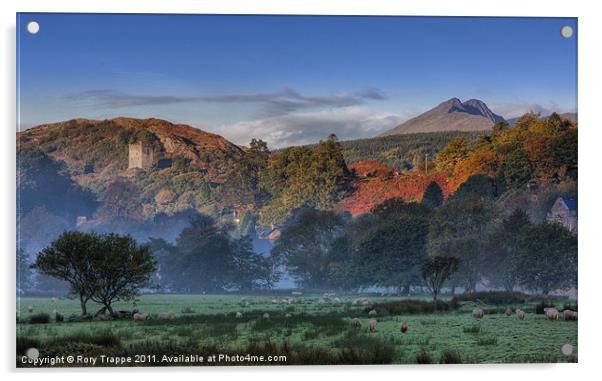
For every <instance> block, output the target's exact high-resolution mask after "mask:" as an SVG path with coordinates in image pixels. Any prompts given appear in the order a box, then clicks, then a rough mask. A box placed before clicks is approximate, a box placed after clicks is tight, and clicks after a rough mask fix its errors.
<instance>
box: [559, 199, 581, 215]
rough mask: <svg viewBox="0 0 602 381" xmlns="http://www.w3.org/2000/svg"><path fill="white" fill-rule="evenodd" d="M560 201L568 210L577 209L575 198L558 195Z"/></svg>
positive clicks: (573, 210) (574, 210)
mask: <svg viewBox="0 0 602 381" xmlns="http://www.w3.org/2000/svg"><path fill="white" fill-rule="evenodd" d="M560 201H562V203H563V204H564V205H565V206H566V208H567V209H568V210H570V211H571V212H576V211H577V200H575V199H572V198H564V197H560Z"/></svg>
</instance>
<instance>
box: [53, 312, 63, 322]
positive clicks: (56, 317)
mask: <svg viewBox="0 0 602 381" xmlns="http://www.w3.org/2000/svg"><path fill="white" fill-rule="evenodd" d="M54 320H55V321H56V322H57V323H62V322H64V321H65V317H64V316H63V315H61V314H59V313H58V312H57V313H56V314H55V315H54Z"/></svg>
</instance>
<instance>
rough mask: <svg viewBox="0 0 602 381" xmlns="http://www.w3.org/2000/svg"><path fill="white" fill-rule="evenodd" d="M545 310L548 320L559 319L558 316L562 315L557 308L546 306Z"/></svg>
mask: <svg viewBox="0 0 602 381" xmlns="http://www.w3.org/2000/svg"><path fill="white" fill-rule="evenodd" d="M544 312H545V313H546V317H547V318H548V320H558V316H559V315H560V314H559V313H558V310H557V309H556V308H546V309H544Z"/></svg>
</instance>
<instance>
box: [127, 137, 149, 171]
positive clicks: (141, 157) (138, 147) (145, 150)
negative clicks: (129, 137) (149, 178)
mask: <svg viewBox="0 0 602 381" xmlns="http://www.w3.org/2000/svg"><path fill="white" fill-rule="evenodd" d="M153 162H154V152H153V146H152V144H149V143H145V142H142V141H137V142H136V143H134V144H130V146H129V163H128V169H132V168H141V169H148V168H151V167H152V166H153Z"/></svg>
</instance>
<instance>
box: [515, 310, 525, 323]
mask: <svg viewBox="0 0 602 381" xmlns="http://www.w3.org/2000/svg"><path fill="white" fill-rule="evenodd" d="M516 318H517V319H518V320H525V311H523V310H519V309H518V308H517V309H516Z"/></svg>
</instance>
